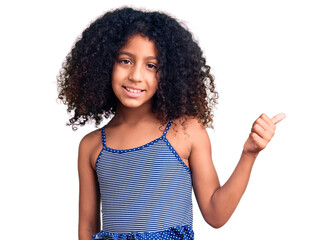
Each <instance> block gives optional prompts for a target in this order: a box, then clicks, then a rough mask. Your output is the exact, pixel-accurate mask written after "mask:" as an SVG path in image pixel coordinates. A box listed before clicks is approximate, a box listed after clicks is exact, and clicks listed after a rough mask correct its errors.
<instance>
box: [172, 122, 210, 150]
mask: <svg viewBox="0 0 327 240" xmlns="http://www.w3.org/2000/svg"><path fill="white" fill-rule="evenodd" d="M171 134H174V135H175V136H177V137H178V138H179V139H180V140H183V141H185V142H187V143H188V144H189V146H190V147H191V148H192V147H193V146H194V144H197V143H198V142H199V141H201V139H207V138H208V134H207V131H206V128H205V126H204V125H203V123H202V122H201V120H200V119H199V118H197V117H193V116H183V117H180V118H177V119H175V120H173V124H172V133H171Z"/></svg>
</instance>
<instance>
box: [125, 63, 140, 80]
mask: <svg viewBox="0 0 327 240" xmlns="http://www.w3.org/2000/svg"><path fill="white" fill-rule="evenodd" d="M142 77H143V68H142V66H141V65H140V64H135V65H134V66H133V67H132V68H131V71H130V73H129V77H128V78H129V80H131V81H133V82H141V81H142Z"/></svg>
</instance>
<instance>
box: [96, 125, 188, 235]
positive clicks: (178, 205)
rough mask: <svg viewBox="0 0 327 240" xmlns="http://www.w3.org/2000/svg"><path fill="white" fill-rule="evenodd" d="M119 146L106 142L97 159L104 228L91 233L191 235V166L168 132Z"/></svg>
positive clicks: (103, 141) (102, 130) (103, 132)
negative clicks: (137, 144)
mask: <svg viewBox="0 0 327 240" xmlns="http://www.w3.org/2000/svg"><path fill="white" fill-rule="evenodd" d="M170 126H171V121H170V122H169V123H168V124H167V126H166V128H165V130H164V132H163V134H162V136H161V137H159V138H157V139H155V140H153V141H151V142H149V143H147V144H145V145H143V146H140V147H136V148H132V149H125V150H117V149H113V148H109V147H107V145H106V137H105V131H104V127H103V128H102V129H101V132H102V143H103V149H102V151H101V153H100V154H99V156H98V159H97V161H96V172H97V177H98V182H99V186H100V194H101V203H102V222H103V226H102V229H103V230H102V231H101V232H99V233H97V234H95V235H93V237H92V239H112V240H115V239H117V240H118V239H119V240H123V239H126V240H127V239H128V240H130V239H137V240H143V239H144V240H145V239H149V240H170V239H174V240H175V239H176V240H178V239H184V240H188V239H190V240H191V239H194V233H193V230H192V224H193V212H192V179H191V171H190V169H189V168H188V167H187V166H186V165H185V163H184V162H183V161H182V159H181V158H180V157H179V155H178V154H177V152H176V151H175V150H174V148H173V147H172V146H171V144H170V143H169V141H168V139H167V138H166V134H167V131H168V130H169V128H170Z"/></svg>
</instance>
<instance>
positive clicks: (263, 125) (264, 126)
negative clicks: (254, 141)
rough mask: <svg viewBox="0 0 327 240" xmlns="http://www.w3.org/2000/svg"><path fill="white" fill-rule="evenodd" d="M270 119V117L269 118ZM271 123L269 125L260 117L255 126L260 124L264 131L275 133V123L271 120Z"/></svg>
mask: <svg viewBox="0 0 327 240" xmlns="http://www.w3.org/2000/svg"><path fill="white" fill-rule="evenodd" d="M267 118H268V117H267ZM270 122H271V123H268V122H267V120H264V119H263V117H262V116H260V117H259V118H258V119H257V120H255V122H254V123H253V126H254V124H258V125H260V126H261V127H262V128H263V129H264V130H266V131H269V132H273V131H274V128H275V125H274V124H273V122H272V121H271V120H270Z"/></svg>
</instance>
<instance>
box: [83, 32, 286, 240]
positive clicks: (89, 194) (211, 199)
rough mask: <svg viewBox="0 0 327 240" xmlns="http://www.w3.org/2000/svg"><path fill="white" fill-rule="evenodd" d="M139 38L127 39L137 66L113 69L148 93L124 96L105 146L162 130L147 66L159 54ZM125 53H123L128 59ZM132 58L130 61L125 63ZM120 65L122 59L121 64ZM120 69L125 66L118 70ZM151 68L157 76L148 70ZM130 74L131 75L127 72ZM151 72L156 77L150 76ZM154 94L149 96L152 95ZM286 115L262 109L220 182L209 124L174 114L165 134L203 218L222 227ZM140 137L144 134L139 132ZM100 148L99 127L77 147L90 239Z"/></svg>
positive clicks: (95, 222) (125, 144)
mask: <svg viewBox="0 0 327 240" xmlns="http://www.w3.org/2000/svg"><path fill="white" fill-rule="evenodd" d="M143 40H144V41H142V39H140V38H138V39H137V42H134V43H133V44H129V45H128V44H127V46H129V47H128V49H125V50H126V51H128V52H129V53H132V54H133V59H132V60H133V62H134V63H135V64H134V65H132V64H131V65H130V63H129V62H126V61H123V62H120V63H119V64H121V63H123V64H124V65H123V66H122V68H120V67H119V66H118V65H117V66H116V67H115V69H118V70H117V71H116V72H115V73H114V74H115V76H117V78H116V79H114V80H113V81H117V86H118V87H117V89H116V90H117V91H118V92H119V91H121V89H120V88H119V84H120V85H122V86H124V85H126V84H128V86H130V84H134V85H133V86H135V87H137V88H141V89H146V90H148V92H147V93H146V94H145V95H146V96H145V98H143V97H141V98H132V99H128V97H127V96H125V95H124V94H123V91H122V95H121V96H120V101H122V103H124V104H122V103H120V104H118V108H117V113H116V115H115V117H114V118H113V119H112V120H111V121H110V122H109V124H108V125H107V126H106V129H105V131H106V142H107V146H109V147H111V148H115V149H127V148H134V147H137V146H141V145H144V144H145V143H147V142H150V141H152V140H154V139H156V138H158V137H160V136H161V135H162V132H163V130H164V126H163V125H162V124H160V121H159V120H158V119H157V117H156V115H155V114H154V113H152V112H151V101H149V100H148V99H149V96H148V95H147V94H148V93H151V94H152V93H153V91H152V88H153V86H155V85H153V84H151V83H152V82H153V79H154V78H153V77H155V71H152V70H151V69H149V68H148V67H149V65H148V63H149V62H148V58H147V57H146V56H148V55H151V56H155V54H156V53H155V52H156V51H155V49H152V52H151V51H150V52H148V53H147V54H146V55H144V51H142V52H140V51H139V49H142V46H138V44H141V45H142V44H145V45H146V44H149V41H148V39H143ZM125 57H126V56H123V58H125ZM126 63H128V65H125V64H126ZM117 64H118V63H117ZM119 69H121V71H120V70H119ZM151 72H153V74H154V75H151V74H150V73H151ZM129 73H130V74H129ZM151 76H152V77H151ZM150 98H151V96H150ZM284 118H285V115H284V114H278V115H276V116H275V117H273V118H271V119H270V118H269V117H268V116H267V115H265V114H262V115H261V116H260V117H259V118H258V119H257V120H256V121H255V122H254V124H253V127H252V130H251V133H250V135H249V138H248V139H247V141H246V142H245V144H244V147H243V152H242V155H241V159H240V161H239V163H238V165H237V166H236V168H235V170H234V172H233V174H232V175H231V177H230V178H229V179H228V181H227V182H226V183H225V184H224V185H223V186H220V183H219V179H218V176H217V173H216V170H215V167H214V164H213V161H212V157H211V144H210V140H209V137H208V134H207V131H206V129H205V127H204V126H203V125H202V123H199V121H198V119H196V118H194V117H186V122H185V124H183V125H182V124H181V122H183V121H184V120H185V119H184V118H180V119H175V120H174V123H175V124H176V125H173V126H172V128H171V130H170V131H168V133H167V139H168V140H169V142H170V143H171V145H172V146H173V147H174V148H175V150H176V152H177V153H178V154H179V156H180V157H181V159H182V160H183V161H184V163H185V164H186V165H187V166H188V167H189V168H190V169H191V171H192V182H193V188H194V193H195V197H196V199H197V202H198V205H199V207H200V210H201V213H202V215H203V217H204V219H205V220H206V221H207V222H208V224H210V225H211V226H212V227H215V228H218V227H221V226H223V225H224V224H225V223H226V222H227V221H228V219H229V218H230V217H231V215H232V213H233V212H234V210H235V208H236V207H237V205H238V203H239V201H240V199H241V197H242V195H243V193H244V191H245V189H246V186H247V184H248V181H249V177H250V173H251V169H252V166H253V164H254V161H255V159H256V157H257V155H258V153H259V152H260V151H261V150H262V149H264V148H265V147H266V145H267V144H268V143H269V141H270V140H271V138H272V137H273V135H274V132H275V128H276V127H275V125H276V124H277V123H278V122H279V121H281V120H282V119H284ZM140 136H142V137H140ZM101 150H102V141H101V132H100V130H96V131H93V132H91V133H89V134H88V135H86V136H85V137H84V138H83V139H82V141H81V143H80V147H79V157H78V172H79V180H80V200H79V201H80V204H79V240H90V239H91V236H92V235H93V234H95V233H97V232H99V231H100V211H99V203H100V202H99V187H98V182H97V177H96V170H95V164H96V159H97V157H98V155H99V153H100V152H101Z"/></svg>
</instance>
